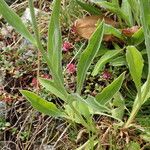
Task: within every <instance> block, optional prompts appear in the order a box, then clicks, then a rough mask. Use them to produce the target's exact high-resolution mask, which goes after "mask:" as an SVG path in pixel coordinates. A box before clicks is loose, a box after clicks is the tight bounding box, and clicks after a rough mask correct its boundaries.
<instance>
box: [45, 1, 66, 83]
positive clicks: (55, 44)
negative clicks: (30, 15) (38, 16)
mask: <svg viewBox="0 0 150 150" xmlns="http://www.w3.org/2000/svg"><path fill="white" fill-rule="evenodd" d="M60 6H61V0H54V6H53V11H52V15H51V18H50V23H49V27H48V45H47V50H48V56H49V58H50V60H51V66H52V68H53V69H51V70H54V71H55V73H56V74H57V75H58V76H59V78H60V79H61V82H63V75H62V64H61V60H62V39H61V31H60V23H59V19H60V17H59V15H60Z"/></svg>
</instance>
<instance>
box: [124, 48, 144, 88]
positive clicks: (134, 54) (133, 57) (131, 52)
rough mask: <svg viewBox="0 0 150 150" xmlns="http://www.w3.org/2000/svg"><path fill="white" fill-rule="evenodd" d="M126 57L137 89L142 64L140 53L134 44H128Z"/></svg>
mask: <svg viewBox="0 0 150 150" xmlns="http://www.w3.org/2000/svg"><path fill="white" fill-rule="evenodd" d="M126 59H127V63H128V66H129V70H130V73H131V76H132V78H133V81H134V83H135V85H136V88H137V89H139V88H140V87H141V77H142V70H143V66H144V61H143V58H142V55H141V53H140V52H139V51H138V50H137V49H136V48H135V47H134V46H128V47H127V53H126Z"/></svg>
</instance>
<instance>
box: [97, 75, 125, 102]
mask: <svg viewBox="0 0 150 150" xmlns="http://www.w3.org/2000/svg"><path fill="white" fill-rule="evenodd" d="M124 76H125V73H122V74H121V75H120V76H119V77H118V78H117V79H115V80H114V81H113V82H112V83H111V84H110V85H108V86H107V87H105V88H104V89H103V90H102V92H101V93H99V94H97V95H96V100H97V101H98V103H100V104H101V105H104V104H106V103H108V102H109V100H111V99H112V98H113V96H114V95H115V94H116V93H117V92H118V91H119V90H120V88H121V85H122V83H123V80H124Z"/></svg>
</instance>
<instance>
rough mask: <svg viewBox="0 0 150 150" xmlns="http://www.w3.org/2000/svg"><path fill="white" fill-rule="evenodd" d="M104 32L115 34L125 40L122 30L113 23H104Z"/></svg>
mask: <svg viewBox="0 0 150 150" xmlns="http://www.w3.org/2000/svg"><path fill="white" fill-rule="evenodd" d="M104 34H106V35H113V36H115V37H117V38H119V39H121V40H125V38H124V37H123V35H122V33H121V31H120V30H118V29H116V28H115V27H113V26H112V25H109V24H105V25H104Z"/></svg>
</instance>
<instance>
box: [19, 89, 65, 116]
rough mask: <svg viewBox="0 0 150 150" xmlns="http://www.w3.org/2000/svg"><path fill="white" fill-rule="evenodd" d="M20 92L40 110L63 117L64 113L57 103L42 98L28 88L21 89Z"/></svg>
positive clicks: (46, 113)
mask: <svg viewBox="0 0 150 150" xmlns="http://www.w3.org/2000/svg"><path fill="white" fill-rule="evenodd" d="M20 92H21V94H22V95H23V96H25V97H26V99H27V100H28V101H29V102H30V103H31V105H32V106H33V107H34V108H35V109H37V110H38V111H39V112H41V113H44V114H45V115H49V116H53V117H62V116H63V115H64V114H63V113H62V112H61V111H60V110H59V109H58V108H57V107H56V105H55V104H53V103H52V102H48V101H46V100H45V99H42V98H41V97H39V96H38V95H36V94H35V93H33V92H30V91H26V90H21V91H20Z"/></svg>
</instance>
